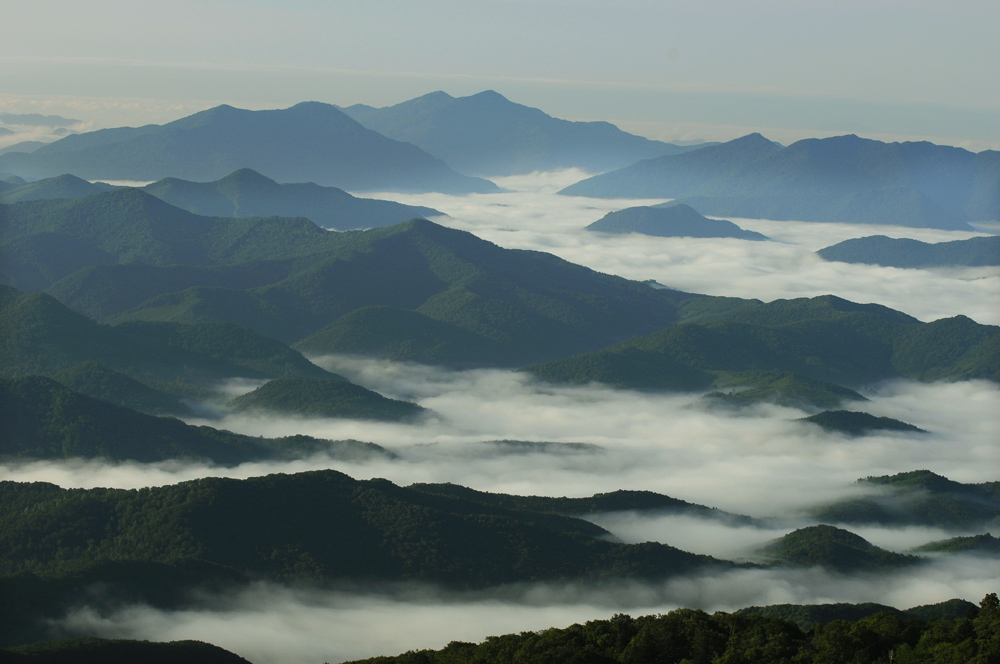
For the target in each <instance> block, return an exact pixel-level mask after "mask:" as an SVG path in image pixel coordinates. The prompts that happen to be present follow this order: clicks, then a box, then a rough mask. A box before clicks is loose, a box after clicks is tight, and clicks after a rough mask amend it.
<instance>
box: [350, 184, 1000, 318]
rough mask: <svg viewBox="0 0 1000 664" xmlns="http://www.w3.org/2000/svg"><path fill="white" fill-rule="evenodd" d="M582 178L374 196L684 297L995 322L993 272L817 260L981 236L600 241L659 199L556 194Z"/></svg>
mask: <svg viewBox="0 0 1000 664" xmlns="http://www.w3.org/2000/svg"><path fill="white" fill-rule="evenodd" d="M586 176H587V174H586V173H584V172H583V171H580V170H578V169H568V170H565V171H555V172H549V173H535V174H532V175H526V176H514V177H506V178H494V180H495V181H496V182H497V183H498V184H499V185H500V186H501V187H504V188H506V189H509V190H511V191H510V192H508V193H502V194H476V195H470V196H449V195H445V194H414V195H402V194H396V193H392V194H389V193H386V194H379V195H378V196H379V197H384V198H391V199H394V200H399V201H401V202H404V203H408V204H413V205H426V206H429V207H433V208H435V209H437V210H440V211H442V212H444V213H446V214H448V215H450V218H440V219H436V220H435V221H438V222H439V223H441V224H443V225H446V226H451V227H453V228H460V229H462V230H466V231H469V232H472V233H474V234H476V235H478V236H479V237H482V238H484V239H487V240H490V241H491V242H495V243H496V244H498V245H500V246H502V247H507V248H510V249H536V250H539V251H547V252H549V253H553V254H556V255H557V256H560V257H562V258H565V259H566V260H568V261H571V262H573V263H579V264H581V265H586V266H588V267H590V268H593V269H595V270H598V271H600V272H606V273H610V274H616V275H619V276H622V277H626V278H629V279H638V280H645V279H655V280H656V281H658V282H660V283H661V284H664V285H665V286H670V287H671V288H677V289H679V290H683V291H690V292H694V293H705V294H708V295H731V296H737V297H746V298H759V299H762V300H765V301H770V300H774V299H779V298H795V297H813V296H816V295H824V294H827V293H833V294H834V295H839V296H841V297H844V298H846V299H848V300H852V301H855V302H877V303H879V304H884V305H886V306H889V307H892V308H893V309H899V310H901V311H905V312H906V313H908V314H910V315H911V316H915V317H916V318H919V319H920V320H923V321H931V320H936V319H938V318H943V317H948V316H955V315H958V314H964V315H966V316H969V317H970V318H973V319H974V320H976V321H978V322H980V323H989V324H994V325H995V324H998V323H1000V268H995V267H994V268H950V269H934V270H910V269H899V268H888V267H879V266H872V265H854V264H849V263H836V262H827V261H824V260H822V259H821V258H819V257H818V256H816V255H815V252H816V251H817V250H819V249H822V248H823V247H827V246H829V245H832V244H835V243H837V242H841V241H843V240H846V239H849V238H855V237H864V236H868V235H888V236H890V237H909V238H913V239H916V240H922V241H924V242H944V241H950V240H962V239H966V238H969V237H973V236H975V235H981V233H973V232H964V231H941V230H936V229H919V228H905V227H901V226H872V225H867V224H832V223H816V222H794V221H770V220H766V219H739V218H731V219H730V221H733V222H734V223H736V224H738V225H739V226H741V227H742V228H744V229H747V230H753V231H757V232H759V233H763V234H764V235H766V236H768V237H770V238H772V239H773V240H775V241H774V242H750V241H746V240H735V239H701V238H660V237H649V236H645V235H638V234H629V235H606V234H602V233H593V232H590V231H585V230H583V229H584V227H585V226H587V225H588V224H590V223H593V222H594V221H597V220H598V219H600V218H601V217H602V216H604V215H605V214H606V213H608V212H611V211H613V210H620V209H623V208H626V207H632V206H636V205H653V204H656V203H662V202H663V201H664V200H666V199H655V200H642V199H596V198H584V197H578V196H559V195H556V194H555V192H557V191H559V190H560V189H562V188H563V187H565V186H568V185H570V184H572V183H574V182H577V181H579V180H581V179H583V178H584V177H586ZM366 195H369V196H371V195H372V194H366Z"/></svg>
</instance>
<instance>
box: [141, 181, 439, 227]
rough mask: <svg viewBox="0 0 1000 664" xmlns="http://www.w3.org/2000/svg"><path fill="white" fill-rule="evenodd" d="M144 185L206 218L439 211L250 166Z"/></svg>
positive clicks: (368, 222) (409, 215)
mask: <svg viewBox="0 0 1000 664" xmlns="http://www.w3.org/2000/svg"><path fill="white" fill-rule="evenodd" d="M143 190H144V191H146V192H148V193H150V194H152V195H153V196H156V197H157V198H159V199H160V200H162V201H166V202H167V203H170V204H171V205H174V206H176V207H179V208H181V209H182V210H187V211H188V212H193V213H194V214H198V215H202V216H206V217H237V218H245V217H306V218H307V219H309V220H310V221H312V222H313V223H315V224H316V225H317V226H321V227H323V228H330V229H334V230H351V229H355V228H377V227H380V226H391V225H393V224H398V223H400V222H403V221H407V220H408V219H413V218H414V217H429V216H441V213H440V212H438V211H437V210H434V209H432V208H428V207H421V206H418V205H403V204H402V203H396V202H393V201H382V200H377V199H371V198H357V197H355V196H352V195H350V194H348V193H347V192H346V191H344V190H343V189H338V188H336V187H321V186H320V185H318V184H315V183H312V182H309V183H300V184H278V183H277V182H275V181H274V180H272V179H270V178H268V177H265V176H263V175H261V174H260V173H258V172H256V171H254V170H251V169H249V168H243V169H240V170H238V171H233V172H232V173H230V174H229V175H227V176H226V177H224V178H222V179H221V180H216V181H214V182H189V181H187V180H180V179H178V178H166V179H164V180H160V181H159V182H154V183H152V184H149V185H146V186H145V187H143Z"/></svg>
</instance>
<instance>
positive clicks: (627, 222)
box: [587, 203, 768, 240]
mask: <svg viewBox="0 0 1000 664" xmlns="http://www.w3.org/2000/svg"><path fill="white" fill-rule="evenodd" d="M587 230H588V231H599V232H601V233H616V234H622V233H640V234H642V235H655V236H657V237H732V238H738V239H741V240H766V239H768V238H767V237H766V236H764V235H761V234H760V233H755V232H754V231H745V230H743V229H742V228H740V227H739V226H737V225H736V224H734V223H733V222H731V221H726V220H724V219H709V218H708V217H704V216H702V215H701V214H699V213H698V211H697V210H695V209H694V208H692V207H691V206H690V205H685V204H683V203H678V204H668V205H667V206H666V207H659V206H643V207H631V208H625V209H624V210H617V211H615V212H609V213H607V214H606V215H604V216H603V217H601V218H600V219H598V220H597V221H595V222H594V223H592V224H590V225H589V226H587Z"/></svg>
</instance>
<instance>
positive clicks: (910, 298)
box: [0, 171, 1000, 664]
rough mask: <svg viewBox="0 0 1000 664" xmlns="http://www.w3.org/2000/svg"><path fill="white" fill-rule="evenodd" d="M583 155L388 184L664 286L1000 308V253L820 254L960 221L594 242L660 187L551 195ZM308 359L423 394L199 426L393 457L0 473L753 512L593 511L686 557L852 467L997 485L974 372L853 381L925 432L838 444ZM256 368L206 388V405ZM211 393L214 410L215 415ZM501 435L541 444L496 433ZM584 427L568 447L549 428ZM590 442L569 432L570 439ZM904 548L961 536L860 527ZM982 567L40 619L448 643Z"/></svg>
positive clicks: (454, 374) (828, 489)
mask: <svg viewBox="0 0 1000 664" xmlns="http://www.w3.org/2000/svg"><path fill="white" fill-rule="evenodd" d="M584 175H585V174H583V173H581V172H579V171H561V172H557V173H547V174H534V175H531V176H521V177H517V178H504V179H502V180H500V181H499V182H500V184H501V185H502V186H503V187H505V188H506V189H508V190H509V191H507V192H506V193H502V194H489V195H473V196H464V197H455V196H445V195H439V194H425V195H408V196H402V195H398V194H391V195H390V194H387V195H385V197H386V198H393V199H396V200H401V201H402V202H406V203H412V204H420V205H428V206H431V207H434V208H436V209H439V210H441V211H443V212H445V213H447V214H448V215H449V216H448V217H442V218H440V219H437V220H436V221H439V222H440V223H443V224H445V225H448V226H452V227H455V228H460V229H464V230H468V231H471V232H473V233H475V234H476V235H478V236H480V237H483V238H485V239H488V240H490V241H492V242H495V243H497V244H499V245H501V246H504V247H508V248H520V249H534V250H541V251H548V252H551V253H554V254H557V255H559V256H561V257H563V258H565V259H567V260H570V261H573V262H576V263H581V264H584V265H587V266H589V267H591V268H593V269H596V270H600V271H602V272H608V273H613V274H617V275H620V276H623V277H628V278H634V279H643V280H645V279H655V280H656V281H657V282H659V283H661V284H664V285H666V286H669V287H672V288H678V289H681V290H687V291H692V292H699V293H708V294H713V295H737V296H741V297H753V298H760V299H763V300H773V299H776V298H791V297H807V296H815V295H820V294H825V293H834V294H836V295H839V296H842V297H845V298H847V299H850V300H854V301H858V302H878V303H881V304H885V305H887V306H890V307H893V308H897V309H900V310H902V311H905V312H906V313H909V314H911V315H913V316H915V317H917V318H919V319H921V320H925V321H930V320H934V319H936V318H940V317H943V316H954V315H957V314H965V315H968V316H970V317H972V318H974V319H975V320H977V321H979V322H982V323H992V324H996V323H1000V270H998V269H996V268H976V269H952V270H900V269H894V268H880V267H873V266H865V265H849V264H842V263H828V262H825V261H822V260H821V259H819V258H818V257H817V256H816V255H815V253H814V252H815V251H816V250H817V249H820V248H822V247H825V246H828V245H830V244H833V243H835V242H839V241H841V240H844V239H847V238H850V237H861V236H864V235H872V234H885V235H891V236H895V237H913V238H916V239H920V240H925V241H944V240H952V239H962V238H966V237H970V236H972V235H974V233H961V232H949V231H938V230H927V229H907V228H900V227H871V226H861V225H851V224H817V223H800V222H777V221H767V220H745V219H734V220H733V221H735V222H736V223H738V224H739V225H741V226H742V227H744V228H748V229H751V230H755V231H758V232H761V233H764V234H765V235H767V236H769V237H771V238H772V239H773V240H774V241H772V242H747V241H741V240H728V239H722V240H716V239H711V240H709V239H692V238H652V237H644V236H639V235H628V236H606V235H602V234H595V233H591V232H588V231H585V230H583V227H584V226H586V225H587V224H589V223H591V222H593V221H595V220H597V219H599V218H600V217H602V216H603V215H604V214H605V213H607V212H609V211H611V210H616V209H621V208H623V207H628V206H631V205H637V204H644V203H645V204H648V203H653V202H659V201H623V200H597V199H586V198H576V197H565V196H558V195H556V194H555V192H556V191H558V189H560V188H562V187H563V186H565V185H568V184H571V183H572V182H574V181H576V180H578V179H580V178H581V177H583V176H584ZM312 359H313V360H314V361H315V362H316V363H318V364H319V365H321V366H323V367H325V368H327V369H329V370H331V371H335V372H337V373H340V374H342V375H344V376H346V377H347V378H349V379H351V380H352V381H354V382H356V383H359V384H361V385H364V386H366V387H368V388H371V389H374V390H377V391H378V392H380V393H382V394H385V395H387V396H391V397H395V398H403V399H409V400H413V401H416V402H417V403H419V404H420V405H422V406H424V407H425V408H427V409H429V411H430V413H429V414H428V416H427V417H425V418H423V419H422V420H420V421H418V422H416V423H412V424H395V423H379V422H363V421H356V420H337V419H321V418H320V419H318V418H295V417H275V416H267V417H256V416H253V415H245V414H241V415H227V414H225V413H221V414H219V415H217V416H216V417H210V416H206V417H205V418H204V419H197V420H191V423H193V424H209V425H211V426H215V427H220V428H225V429H229V430H232V431H237V432H240V433H246V434H252V435H262V436H266V437H278V436H285V435H291V434H298V433H301V434H308V435H312V436H316V437H319V438H326V439H332V440H345V439H356V440H362V441H368V442H373V443H377V444H379V445H382V446H383V447H386V448H388V449H389V450H391V451H392V452H394V453H395V454H396V455H397V456H396V458H389V457H383V456H378V455H374V456H372V457H369V458H352V459H346V460H345V459H342V458H338V457H337V456H336V455H328V454H323V453H320V454H317V455H314V456H312V457H309V458H304V459H297V460H292V461H273V462H255V463H247V464H242V465H239V466H236V467H232V468H226V467H220V466H212V465H206V464H201V463H193V462H187V461H169V462H162V463H155V464H137V463H108V462H104V461H99V460H89V461H84V460H76V461H59V462H52V461H36V462H18V463H6V464H3V465H0V476H2V477H4V478H6V479H13V480H19V481H48V482H53V483H56V484H59V485H61V486H64V487H95V486H112V487H122V488H133V487H142V486H156V485H164V484H171V483H176V482H179V481H184V480H189V479H194V478H198V477H204V476H226V477H252V476H257V475H262V474H267V473H272V472H285V473H291V472H299V471H304V470H313V469H325V468H332V469H336V470H340V471H342V472H345V473H347V474H349V475H351V476H352V477H355V478H358V479H367V478H374V477H383V478H387V479H389V480H391V481H393V482H396V483H398V484H401V485H406V484H410V483H414V482H453V483H456V484H462V485H465V486H470V487H473V488H475V489H478V490H483V491H492V492H504V493H513V494H522V495H548V496H589V495H592V494H594V493H598V492H607V491H614V490H617V489H633V490H648V491H656V492H659V493H664V494H667V495H670V496H673V497H676V498H681V499H684V500H688V501H690V502H694V503H699V504H703V505H709V506H712V507H717V508H719V509H721V510H725V511H729V512H735V513H738V514H744V515H749V516H752V517H755V518H758V519H761V521H759V522H756V523H753V524H747V523H739V522H731V521H725V520H718V519H703V518H696V517H692V516H681V515H676V514H675V515H664V514H654V515H651V514H641V513H616V514H599V515H593V516H591V517H589V518H591V519H592V520H593V521H595V522H596V523H598V524H599V525H601V526H603V527H604V528H606V529H607V530H609V531H610V532H611V533H612V535H613V536H614V537H616V538H618V539H620V540H622V541H626V542H644V541H659V542H664V543H667V544H671V545H673V546H677V547H679V548H681V549H685V550H689V551H693V552H696V553H705V554H710V555H714V556H717V557H722V558H728V559H752V558H753V552H754V549H755V548H756V547H758V546H760V545H761V544H763V543H765V542H767V541H769V540H771V539H773V538H775V537H780V536H781V535H784V534H786V533H788V532H790V531H791V530H793V529H795V528H797V527H801V526H802V525H806V524H808V523H811V521H810V519H809V517H808V510H809V509H810V508H812V507H815V506H816V505H819V504H823V503H827V502H829V501H832V500H836V499H839V498H844V497H848V496H853V495H859V494H861V493H863V492H864V491H865V489H864V488H862V487H860V486H858V485H857V484H856V480H857V479H859V478H862V477H866V476H871V475H886V474H894V473H897V472H902V471H907V470H914V469H929V470H932V471H934V472H937V473H939V474H942V475H945V476H947V477H949V478H951V479H954V480H958V481H962V482H985V481H995V480H997V479H1000V478H998V477H997V469H998V468H1000V449H998V444H997V441H998V440H1000V388H998V387H997V386H996V385H995V384H993V383H990V382H986V381H968V382H961V383H947V384H921V383H916V382H913V381H902V380H900V381H891V382H887V383H882V384H878V385H872V386H869V387H868V388H866V389H865V390H863V393H864V395H865V396H866V397H868V399H869V401H866V402H861V403H857V404H855V405H853V406H852V407H853V408H857V409H861V410H865V411H867V412H870V413H872V414H875V415H879V416H888V417H893V418H896V419H900V420H903V421H905V422H909V423H911V424H915V425H917V426H918V427H920V428H922V429H925V430H926V431H927V433H924V434H902V433H884V434H877V435H868V436H864V437H860V438H851V437H847V436H843V435H840V434H836V433H829V432H825V431H823V430H821V429H820V428H818V427H816V426H814V425H811V424H807V423H804V422H801V421H799V418H802V417H804V416H805V415H807V414H808V413H806V412H804V411H800V410H797V409H795V408H786V407H779V406H773V405H759V406H754V407H751V408H746V409H741V410H734V409H730V408H721V407H718V406H713V405H712V404H711V403H710V402H708V401H707V400H706V399H704V398H702V396H701V395H698V394H652V393H643V392H634V391H627V390H613V389H609V388H607V387H604V386H600V385H588V386H574V387H567V386H553V385H548V384H545V383H542V382H538V381H536V380H534V379H532V378H531V377H530V376H528V375H526V374H522V373H517V372H510V371H501V370H491V369H482V370H466V371H454V370H447V369H443V368H440V367H428V366H422V365H417V364H411V363H399V362H389V361H383V360H372V359H366V358H357V357H346V356H325V357H316V358H312ZM257 384H258V383H256V382H254V381H246V380H240V379H234V380H232V381H230V382H228V383H226V384H224V385H220V386H219V394H220V401H221V400H222V399H223V398H231V397H232V396H235V395H237V394H241V393H244V392H247V391H249V390H251V389H253V388H254V387H256V386H257ZM214 408H215V404H212V403H209V404H206V409H207V412H212V411H213V409H214ZM501 440H513V441H533V442H543V443H554V445H539V446H534V447H533V446H509V445H496V444H492V443H491V441H501ZM566 443H575V444H577V445H564V444H566ZM581 443H582V444H584V445H579V444H581ZM852 530H854V532H857V533H858V534H860V535H862V536H863V537H865V538H867V539H868V540H869V541H871V542H873V543H875V544H877V545H879V546H882V547H885V548H888V549H891V550H895V551H907V550H909V549H910V548H912V547H914V546H917V545H920V544H923V543H926V542H928V541H932V540H938V539H942V538H945V537H950V536H954V535H957V534H969V533H964V532H962V531H960V530H945V529H936V528H885V527H866V528H853V529H852ZM998 578H1000V570H998V568H997V564H996V562H995V561H989V560H983V559H979V558H975V557H950V558H941V559H936V560H934V561H932V562H931V563H929V564H928V565H926V566H923V567H921V568H919V571H914V570H912V569H910V570H906V571H905V572H899V573H892V574H881V575H877V576H872V575H855V576H845V575H841V574H834V573H829V572H824V571H822V570H779V569H772V570H759V569H758V570H737V571H733V572H727V573H724V574H714V575H707V574H706V575H695V576H690V577H685V578H681V579H673V580H670V581H668V582H665V583H661V584H636V583H627V584H613V585H609V584H601V585H591V586H587V585H579V584H569V585H532V586H517V587H509V588H501V589H496V590H493V591H489V592H485V591H484V592H477V593H464V594H463V593H459V594H456V593H446V592H443V591H441V590H439V589H435V588H429V587H422V586H386V587H382V588H357V587H354V588H340V589H336V590H318V589H308V588H287V587H278V586H275V585H268V584H261V585H257V586H253V587H251V588H246V589H243V590H241V591H240V592H238V593H235V594H232V595H224V596H214V597H205V598H202V601H201V602H200V603H199V605H198V608H196V609H189V610H177V611H160V610H156V609H153V608H150V607H147V606H142V605H139V606H127V607H120V608H119V609H117V610H115V611H113V612H111V613H99V612H98V611H96V610H95V609H93V608H89V607H79V608H77V609H75V610H73V611H71V612H70V613H69V614H68V615H67V617H66V618H65V619H64V620H61V621H59V622H58V623H56V624H54V625H53V628H54V630H56V633H59V634H71V635H72V634H95V635H102V636H108V637H120V638H141V639H151V640H174V639H192V638H193V639H201V640H205V641H210V642H212V643H216V644H218V645H220V646H223V647H225V648H227V649H230V650H233V651H235V652H237V653H239V654H241V655H243V656H245V657H248V658H249V659H251V660H252V661H255V662H258V664H260V663H262V662H279V661H280V662H315V663H317V664H318V663H319V662H322V661H330V662H333V661H340V660H343V659H349V658H354V657H362V656H371V655H378V654H395V653H398V652H402V651H405V650H409V649H414V648H423V647H433V648H440V647H442V646H444V645H445V644H447V643H448V642H449V641H451V640H480V639H482V638H484V637H485V636H487V635H490V634H502V633H507V632H517V631H522V630H533V629H543V628H546V627H549V626H565V625H568V624H570V623H573V622H578V621H582V620H588V619H596V618H607V617H609V616H610V615H612V614H613V613H615V612H627V613H632V614H633V615H639V614H645V613H657V612H664V611H668V610H670V609H672V608H676V607H679V606H686V607H695V608H702V609H705V610H709V611H711V610H733V609H737V608H740V607H743V606H748V605H763V604H773V603H784V602H794V603H821V602H864V601H874V602H881V603H884V604H890V605H894V606H897V607H900V608H907V607H910V606H915V605H919V604H926V603H931V602H938V601H943V600H946V599H950V598H953V597H962V598H965V599H968V600H970V601H978V600H979V599H981V598H982V596H983V595H984V594H985V593H986V592H989V591H991V590H996V589H997V587H996V586H997V579H998Z"/></svg>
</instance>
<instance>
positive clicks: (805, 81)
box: [0, 0, 1000, 147]
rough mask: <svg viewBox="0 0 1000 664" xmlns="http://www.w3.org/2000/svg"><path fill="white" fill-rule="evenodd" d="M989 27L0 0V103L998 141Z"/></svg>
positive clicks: (932, 5)
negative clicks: (436, 110)
mask: <svg viewBox="0 0 1000 664" xmlns="http://www.w3.org/2000/svg"><path fill="white" fill-rule="evenodd" d="M998 31H1000V2H997V1H996V0H983V1H980V0H967V1H962V0H957V1H953V2H950V3H947V4H946V3H944V2H926V1H925V2H920V1H916V0H908V1H902V0H900V1H896V0H881V1H880V0H869V1H868V2H858V1H854V0H846V1H839V2H832V1H831V2H815V1H810V0H797V1H791V0H761V1H752V0H744V1H740V2H737V1H729V0H714V1H705V2H672V1H660V2H648V1H644V0H631V1H628V0H619V1H617V2H614V3H611V2H591V1H585V0H583V1H576V2H569V1H559V0H549V1H531V2H529V1H516V0H493V1H480V2H472V1H469V0H463V1H458V0H426V1H424V2H412V1H407V2H403V1H385V0H383V1H378V0H375V1H371V2H353V1H352V2H319V1H315V0H286V1H284V2H281V3H278V2H273V1H270V0H253V1H245V2H232V1H228V2H227V1H218V2H205V1H198V0H174V1H171V2H163V1H160V2H151V1H150V0H128V1H126V0H97V1H96V2H90V3H80V2H72V3H71V2H65V1H58V0H34V1H33V2H17V3H12V4H11V6H8V7H6V8H4V9H2V10H0V110H8V111H18V112H24V111H36V110H47V111H50V112H60V113H63V114H69V113H75V115H74V117H79V118H81V119H83V120H87V121H92V122H94V123H95V124H96V125H109V124H141V123H144V122H162V121H165V120H170V119H173V118H176V117H180V116H182V115H186V114H188V113H190V112H193V111H196V110H199V109H201V108H205V107H208V106H212V105H215V104H218V103H230V104H233V105H237V106H245V107H252V108H266V107H272V108H273V107H281V106H287V105H290V104H293V103H295V102H298V101H302V100H306V99H312V100H319V101H327V102H332V103H337V104H342V105H348V104H352V103H359V102H361V103H368V104H373V105H386V104H392V103H397V102H400V101H403V100H405V99H408V98H411V97H414V96H417V95H420V94H424V93H426V92H430V91H433V90H438V89H442V90H445V91H447V92H449V93H451V94H454V95H456V96H458V95H465V94H470V93H474V92H478V91H480V90H483V89H487V88H492V89H495V90H497V91H499V92H501V93H502V94H504V95H506V96H507V97H509V98H511V99H512V100H514V101H518V102H521V103H525V104H528V105H532V106H538V107H540V108H542V109H543V110H545V111H547V112H549V113H551V114H553V115H557V116H560V117H568V118H573V119H607V120H610V121H613V122H617V123H619V124H622V125H623V126H625V127H626V128H629V129H631V130H636V131H642V132H644V133H647V134H659V135H663V137H666V138H671V137H688V138H693V137H696V136H697V135H701V137H703V138H709V139H713V138H724V137H727V136H728V135H729V134H739V133H741V132H743V131H744V130H745V129H756V128H761V129H765V130H770V131H769V132H768V133H769V134H770V135H772V137H775V138H777V139H778V140H782V138H785V139H786V140H787V139H788V138H794V137H795V136H797V135H798V134H815V135H825V134H829V133H846V132H854V133H861V134H868V135H879V136H889V137H891V136H900V137H921V136H927V137H936V138H939V139H941V140H942V142H945V141H948V142H954V143H965V144H969V145H978V146H979V147H984V146H986V145H993V146H996V147H1000V72H998V64H997V63H1000V40H998V39H997V37H996V35H997V33H998ZM782 132H784V134H785V136H782V135H775V134H781V133H782ZM712 134H714V135H712Z"/></svg>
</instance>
